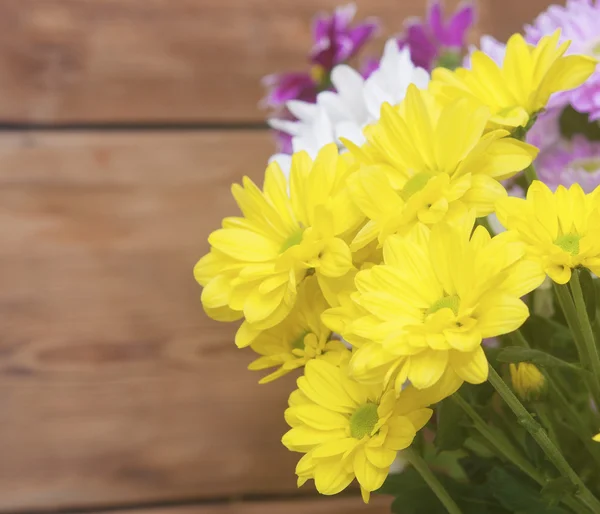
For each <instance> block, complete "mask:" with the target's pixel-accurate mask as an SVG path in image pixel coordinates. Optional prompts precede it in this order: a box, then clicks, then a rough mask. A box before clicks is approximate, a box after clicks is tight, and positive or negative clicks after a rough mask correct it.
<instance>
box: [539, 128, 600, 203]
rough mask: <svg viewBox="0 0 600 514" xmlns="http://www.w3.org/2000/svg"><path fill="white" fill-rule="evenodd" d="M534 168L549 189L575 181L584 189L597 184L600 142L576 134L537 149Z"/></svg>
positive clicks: (588, 191) (598, 183)
mask: <svg viewBox="0 0 600 514" xmlns="http://www.w3.org/2000/svg"><path fill="white" fill-rule="evenodd" d="M536 169H537V173H538V176H539V178H540V180H541V181H542V182H545V183H546V184H547V185H548V187H549V188H550V189H552V190H554V189H556V188H557V187H558V186H559V185H563V186H565V187H569V186H572V185H573V184H575V183H578V184H579V185H580V186H581V187H582V188H583V190H584V191H585V192H586V193H591V192H592V191H593V190H594V189H595V188H596V187H597V186H599V185H600V142H597V141H588V140H587V139H586V138H585V136H582V135H576V136H574V137H573V139H572V140H571V141H561V142H560V143H558V144H556V145H555V146H553V147H551V148H549V149H547V150H546V151H544V152H542V153H540V155H539V157H538V158H537V160H536Z"/></svg>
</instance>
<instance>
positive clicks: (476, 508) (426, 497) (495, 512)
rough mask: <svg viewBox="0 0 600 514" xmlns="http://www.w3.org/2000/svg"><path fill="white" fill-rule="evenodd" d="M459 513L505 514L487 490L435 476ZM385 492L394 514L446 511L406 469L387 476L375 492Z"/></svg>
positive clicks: (442, 513)
mask: <svg viewBox="0 0 600 514" xmlns="http://www.w3.org/2000/svg"><path fill="white" fill-rule="evenodd" d="M436 476H437V478H438V479H439V480H440V482H442V484H443V485H444V487H445V488H446V490H447V491H448V493H449V494H450V496H452V498H453V499H454V501H455V502H456V503H457V504H458V506H459V507H460V509H461V512H462V513H463V514H507V511H506V509H504V508H502V506H501V505H499V503H498V501H497V500H496V498H494V496H493V495H492V494H491V492H490V490H489V489H488V488H487V487H484V486H479V485H476V484H467V483H461V482H457V481H455V480H452V479H451V478H450V477H448V476H446V475H441V474H436ZM382 492H387V493H388V494H393V495H394V496H395V497H396V499H395V500H394V502H393V503H392V513H394V514H446V513H447V511H446V509H445V508H444V506H443V505H442V503H441V502H440V501H439V500H438V499H437V497H436V496H435V494H434V493H433V492H432V491H431V489H429V486H428V485H427V484H426V483H425V482H424V481H423V479H422V478H421V476H420V475H419V474H418V473H417V472H416V471H415V470H414V469H413V468H409V469H407V470H405V471H403V472H402V473H400V474H398V475H390V476H388V478H387V480H386V482H385V483H384V485H383V487H382V488H381V489H379V491H377V493H382Z"/></svg>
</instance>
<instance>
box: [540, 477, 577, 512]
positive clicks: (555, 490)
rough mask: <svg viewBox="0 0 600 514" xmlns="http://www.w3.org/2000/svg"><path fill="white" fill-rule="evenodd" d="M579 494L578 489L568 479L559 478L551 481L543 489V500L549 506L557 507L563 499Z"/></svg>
mask: <svg viewBox="0 0 600 514" xmlns="http://www.w3.org/2000/svg"><path fill="white" fill-rule="evenodd" d="M575 492H577V488H576V487H575V486H574V485H573V484H572V482H571V481H570V480H569V479H568V478H567V477H559V478H555V479H554V480H550V481H549V482H548V483H547V484H546V485H545V486H544V487H543V488H542V498H543V499H544V500H545V501H546V502H547V503H548V505H557V504H558V503H559V502H560V501H561V500H562V499H563V498H565V497H568V496H571V495H572V494H574V493H575Z"/></svg>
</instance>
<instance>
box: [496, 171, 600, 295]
mask: <svg viewBox="0 0 600 514" xmlns="http://www.w3.org/2000/svg"><path fill="white" fill-rule="evenodd" d="M496 207H497V215H498V219H499V220H500V223H502V224H503V225H504V226H505V227H506V228H507V229H508V232H509V233H510V234H512V235H513V236H514V237H515V238H516V239H518V240H520V241H523V242H524V243H525V244H526V245H527V253H528V255H529V256H530V257H531V258H532V259H535V260H536V262H538V265H539V266H540V267H541V269H543V271H544V272H545V273H547V274H548V276H549V277H550V278H551V279H552V280H554V281H555V282H556V283H558V284H566V283H567V282H568V281H569V280H570V278H571V270H573V268H576V267H578V266H583V267H585V268H588V269H590V270H591V271H592V272H593V273H596V274H600V188H597V189H596V190H595V191H593V192H592V193H590V194H587V195H586V194H585V193H584V192H583V190H582V189H581V186H580V185H579V184H574V185H572V186H571V187H570V188H569V189H566V188H564V187H563V186H559V187H558V188H557V190H556V192H555V193H552V192H551V191H550V189H548V187H547V186H546V185H545V184H544V183H542V182H539V181H534V182H533V183H532V184H531V186H530V187H529V190H528V191H527V199H526V200H523V199H521V198H503V199H501V200H500V201H499V202H498V203H497V205H496Z"/></svg>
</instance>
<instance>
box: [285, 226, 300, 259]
mask: <svg viewBox="0 0 600 514" xmlns="http://www.w3.org/2000/svg"><path fill="white" fill-rule="evenodd" d="M303 234H304V229H303V228H302V227H299V228H298V229H297V230H296V231H295V232H294V233H293V234H292V235H290V237H288V238H287V239H286V240H285V241H284V242H283V244H282V245H281V250H280V252H281V253H283V252H285V251H286V250H287V249H288V248H291V247H292V246H296V245H299V244H300V243H301V242H302V235H303Z"/></svg>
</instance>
